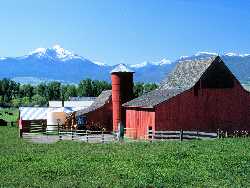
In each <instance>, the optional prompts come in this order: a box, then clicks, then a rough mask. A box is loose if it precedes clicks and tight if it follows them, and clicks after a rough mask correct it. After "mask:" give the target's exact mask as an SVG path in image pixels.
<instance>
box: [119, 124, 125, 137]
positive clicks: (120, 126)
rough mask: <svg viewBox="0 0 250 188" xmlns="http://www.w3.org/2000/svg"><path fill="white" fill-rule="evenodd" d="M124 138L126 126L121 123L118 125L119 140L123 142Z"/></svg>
mask: <svg viewBox="0 0 250 188" xmlns="http://www.w3.org/2000/svg"><path fill="white" fill-rule="evenodd" d="M123 138H124V126H123V124H122V123H121V122H119V123H118V139H119V141H122V140H123Z"/></svg>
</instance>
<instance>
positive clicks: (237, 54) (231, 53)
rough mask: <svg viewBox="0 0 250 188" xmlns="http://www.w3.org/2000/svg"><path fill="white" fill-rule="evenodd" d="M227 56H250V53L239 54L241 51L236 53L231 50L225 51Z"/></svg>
mask: <svg viewBox="0 0 250 188" xmlns="http://www.w3.org/2000/svg"><path fill="white" fill-rule="evenodd" d="M224 55H225V56H230V57H237V56H238V57H247V56H250V54H239V53H234V52H229V53H224Z"/></svg>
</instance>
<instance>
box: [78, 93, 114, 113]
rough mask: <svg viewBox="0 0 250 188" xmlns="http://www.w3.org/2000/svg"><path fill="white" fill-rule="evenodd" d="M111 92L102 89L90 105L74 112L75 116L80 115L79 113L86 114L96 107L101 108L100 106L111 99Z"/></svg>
mask: <svg viewBox="0 0 250 188" xmlns="http://www.w3.org/2000/svg"><path fill="white" fill-rule="evenodd" d="M111 94H112V91H111V90H106V91H103V92H102V93H101V94H100V95H99V96H98V97H97V98H96V100H95V101H94V102H93V104H92V105H90V107H88V108H85V109H83V110H79V111H77V112H76V116H80V115H84V114H87V113H89V112H92V111H95V110H97V109H98V108H101V107H102V106H104V105H105V104H106V103H108V102H109V101H110V100H111Z"/></svg>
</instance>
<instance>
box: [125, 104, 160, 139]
mask: <svg viewBox="0 0 250 188" xmlns="http://www.w3.org/2000/svg"><path fill="white" fill-rule="evenodd" d="M148 127H152V130H155V112H154V111H153V109H139V108H127V109H126V128H127V131H126V136H128V137H132V138H141V139H143V138H145V136H146V135H147V131H148Z"/></svg>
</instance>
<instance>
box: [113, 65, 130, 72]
mask: <svg viewBox="0 0 250 188" xmlns="http://www.w3.org/2000/svg"><path fill="white" fill-rule="evenodd" d="M116 72H131V73H134V71H133V70H131V69H129V68H128V67H127V66H126V65H124V64H119V65H117V66H116V67H115V68H114V69H113V70H112V71H111V72H110V73H116Z"/></svg>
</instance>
